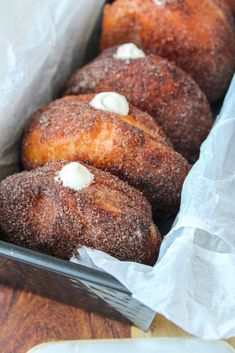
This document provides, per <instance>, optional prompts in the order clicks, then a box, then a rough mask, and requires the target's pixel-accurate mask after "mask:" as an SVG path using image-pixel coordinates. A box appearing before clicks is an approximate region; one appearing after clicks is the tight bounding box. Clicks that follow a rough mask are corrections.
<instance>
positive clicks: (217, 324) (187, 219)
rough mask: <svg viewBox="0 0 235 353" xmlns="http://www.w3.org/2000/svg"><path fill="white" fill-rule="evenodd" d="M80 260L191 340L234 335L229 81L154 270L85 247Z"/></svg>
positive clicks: (234, 138)
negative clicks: (180, 328)
mask: <svg viewBox="0 0 235 353" xmlns="http://www.w3.org/2000/svg"><path fill="white" fill-rule="evenodd" d="M88 258H89V261H88ZM71 260H72V261H78V262H79V260H78V259H77V258H72V259H71ZM80 261H82V262H83V263H87V265H89V266H91V264H92V263H93V264H94V265H95V267H96V268H99V269H102V270H103V271H105V272H107V273H109V274H111V275H113V276H114V277H115V278H117V279H118V280H119V281H120V282H121V283H122V284H123V285H124V286H126V288H128V289H129V290H130V291H131V293H132V294H133V297H134V298H136V299H138V300H139V301H140V302H141V303H143V304H145V305H146V306H148V307H149V308H151V309H152V310H154V311H155V312H156V313H161V314H163V315H164V316H165V317H167V318H168V319H170V320H171V321H173V322H174V323H176V324H177V325H178V326H180V327H182V328H183V329H184V330H186V331H188V332H190V333H192V334H194V335H197V336H200V337H202V338H206V339H217V338H228V337H232V336H235V78H234V79H233V82H232V84H231V87H230V90H229V92H228V94H227V97H226V100H225V103H224V106H223V109H222V111H221V113H220V115H219V117H218V118H217V120H216V123H215V125H214V127H213V129H212V131H211V133H210V135H209V137H208V138H207V140H206V141H205V142H204V143H203V145H202V147H201V154H200V159H199V160H198V162H197V163H196V164H195V165H194V166H193V168H192V170H191V172H190V173H189V175H188V177H187V178H186V180H185V183H184V186H183V192H182V199H181V208H180V212H179V214H178V218H177V221H176V222H175V225H174V227H173V228H172V230H171V231H170V233H169V234H168V235H167V236H166V238H165V240H164V241H163V244H162V246H161V251H160V257H159V260H158V263H157V264H156V265H155V266H154V268H151V267H148V266H143V265H140V264H135V263H127V262H120V261H118V260H116V259H114V258H112V257H111V256H109V255H106V254H104V253H102V252H100V251H95V250H91V249H87V248H83V249H82V250H80Z"/></svg>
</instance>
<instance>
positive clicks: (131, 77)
mask: <svg viewBox="0 0 235 353" xmlns="http://www.w3.org/2000/svg"><path fill="white" fill-rule="evenodd" d="M128 48H129V50H128ZM120 50H122V51H123V53H121V54H123V55H124V56H120V53H119V57H118V58H117V53H118V52H119V51H120ZM138 50H139V49H138V48H137V47H136V46H134V45H133V44H131V43H129V44H124V45H121V46H119V47H114V48H110V49H107V50H105V51H104V52H103V53H102V54H101V55H100V56H99V57H97V58H96V59H95V60H94V61H93V62H91V63H90V64H88V65H86V66H85V67H83V68H81V69H79V70H78V71H77V72H76V73H75V74H73V75H72V77H71V78H70V79H69V80H68V81H67V83H66V85H65V90H64V95H70V94H71V95H74V94H82V93H88V92H94V91H97V92H100V91H116V92H119V93H121V94H123V95H124V96H126V97H127V99H128V101H129V102H131V103H132V104H133V105H134V106H136V107H138V108H139V109H141V110H142V111H146V112H148V113H149V114H150V115H152V116H153V117H154V118H155V120H156V121H157V122H158V123H159V124H160V125H161V126H162V128H163V130H164V132H165V134H166V135H167V136H168V137H169V139H170V140H171V142H172V144H173V146H174V148H175V150H176V151H177V152H179V153H181V154H182V155H183V156H184V157H185V158H186V159H187V160H188V161H189V162H194V161H195V160H196V159H197V158H198V155H199V148H200V145H201V143H202V142H203V140H204V139H205V138H206V137H207V135H208V133H209V131H210V128H211V125H212V114H211V110H210V106H209V103H208V101H207V99H206V97H205V95H204V94H203V93H202V91H201V90H200V89H199V87H198V85H197V84H196V83H195V82H194V81H193V79H191V77H189V75H187V74H186V73H185V72H183V71H182V70H181V69H179V68H178V67H176V66H175V65H174V64H173V63H171V62H169V61H168V60H165V59H163V58H161V57H159V56H156V55H145V54H144V52H142V56H141V54H139V56H138ZM133 52H134V58H132V59H129V60H128V58H130V56H129V57H128V56H127V55H128V54H129V55H130V54H131V55H132V57H133ZM143 55H145V56H143ZM137 56H138V57H137ZM124 58H127V59H124Z"/></svg>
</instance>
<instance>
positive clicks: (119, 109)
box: [89, 92, 129, 115]
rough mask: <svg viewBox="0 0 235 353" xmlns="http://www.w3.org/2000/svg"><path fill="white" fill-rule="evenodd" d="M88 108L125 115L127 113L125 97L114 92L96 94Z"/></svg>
mask: <svg viewBox="0 0 235 353" xmlns="http://www.w3.org/2000/svg"><path fill="white" fill-rule="evenodd" d="M89 104H90V106H91V107H93V108H95V109H99V110H104V111H106V112H111V113H117V114H120V115H127V114H128V113H129V104H128V102H127V100H126V97H124V96H122V95H121V94H119V93H116V92H101V93H98V94H97V95H96V96H95V97H94V98H93V99H92V100H91V101H90V103H89Z"/></svg>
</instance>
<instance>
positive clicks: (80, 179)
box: [54, 162, 94, 191]
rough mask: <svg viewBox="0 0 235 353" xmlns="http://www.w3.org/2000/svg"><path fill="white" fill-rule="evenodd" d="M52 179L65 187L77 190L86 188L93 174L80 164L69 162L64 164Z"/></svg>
mask: <svg viewBox="0 0 235 353" xmlns="http://www.w3.org/2000/svg"><path fill="white" fill-rule="evenodd" d="M54 179H55V181H57V182H60V183H61V184H62V185H63V186H64V187H65V188H70V189H72V190H75V191H78V190H82V189H85V188H87V187H88V186H89V185H90V184H91V183H92V182H93V180H94V175H93V174H91V173H90V171H89V170H88V169H87V168H86V167H84V166H83V165H82V164H80V163H78V162H71V163H69V164H67V165H65V166H64V167H63V168H62V169H61V171H60V172H59V173H58V175H56V176H55V178H54Z"/></svg>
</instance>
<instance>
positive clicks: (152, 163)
mask: <svg viewBox="0 0 235 353" xmlns="http://www.w3.org/2000/svg"><path fill="white" fill-rule="evenodd" d="M95 96H96V95H94V94H92V95H86V96H68V97H64V98H62V99H59V100H57V101H54V102H52V103H51V104H49V105H47V106H44V107H43V108H41V109H39V110H38V111H37V112H36V113H35V115H34V116H33V118H32V120H31V122H30V123H29V125H28V127H27V128H26V130H25V133H24V138H23V142H22V161H23V164H24V166H25V167H26V168H28V169H31V168H36V167H39V166H41V165H44V164H45V163H47V162H49V161H53V160H63V159H65V160H70V161H76V160H81V161H84V162H88V163H89V164H92V165H94V166H96V167H98V168H101V169H104V170H106V171H109V172H111V173H112V174H115V175H117V176H118V177H120V178H121V179H123V180H125V181H128V182H129V184H130V185H132V186H134V187H136V188H138V189H140V190H141V191H143V192H144V195H145V196H146V197H147V199H148V200H149V201H150V202H151V203H152V205H153V207H154V210H155V212H156V214H157V218H166V217H169V216H170V215H172V214H175V212H177V210H178V207H179V202H180V194H181V188H182V184H183V182H184V179H185V177H186V175H187V173H188V171H189V169H190V166H189V164H188V162H187V161H186V160H185V159H184V158H183V157H182V156H181V155H180V154H178V153H177V152H175V151H174V150H173V149H172V148H171V147H170V145H169V144H168V142H167V141H166V140H165V138H164V136H163V135H162V134H160V133H159V127H158V126H157V125H156V129H154V128H153V126H154V124H156V123H155V121H154V120H153V119H152V120H151V117H148V115H147V114H146V113H143V112H141V111H139V110H138V109H136V108H134V107H133V106H131V105H130V106H129V114H128V115H126V116H124V115H120V114H117V113H112V112H108V111H103V110H100V109H96V108H94V107H92V106H91V104H90V102H91V101H92V100H93V99H94V97H95ZM145 121H146V122H147V121H148V124H145V125H144V122H145ZM150 125H151V126H150ZM160 131H161V130H160Z"/></svg>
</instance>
